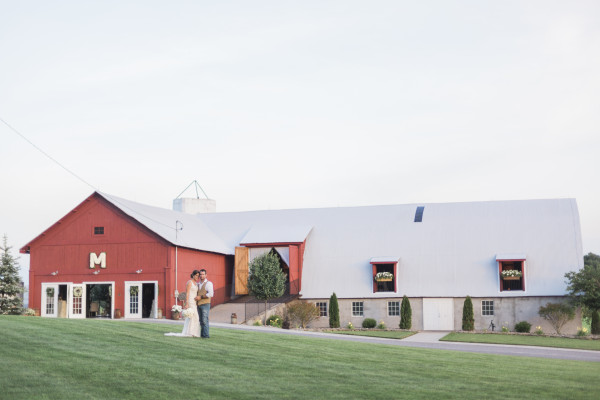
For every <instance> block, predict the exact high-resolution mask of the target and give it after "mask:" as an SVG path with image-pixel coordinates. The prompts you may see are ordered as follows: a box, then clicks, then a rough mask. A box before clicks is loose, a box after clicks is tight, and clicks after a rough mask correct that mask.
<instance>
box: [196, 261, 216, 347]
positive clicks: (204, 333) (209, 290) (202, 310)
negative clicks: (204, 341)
mask: <svg viewBox="0 0 600 400" xmlns="http://www.w3.org/2000/svg"><path fill="white" fill-rule="evenodd" d="M198 287H199V289H198V296H196V297H195V300H196V304H197V305H198V318H199V319H200V337H202V338H209V337H210V335H209V334H208V312H209V311H210V299H211V297H213V296H214V294H215V291H214V289H213V284H212V282H210V281H209V280H208V279H206V270H205V269H201V270H200V281H199V282H198Z"/></svg>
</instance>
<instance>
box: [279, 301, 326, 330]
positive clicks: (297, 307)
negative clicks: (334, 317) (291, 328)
mask: <svg viewBox="0 0 600 400" xmlns="http://www.w3.org/2000/svg"><path fill="white" fill-rule="evenodd" d="M287 313H288V315H289V318H290V321H292V322H295V323H296V324H297V325H299V326H301V327H302V329H305V328H306V327H307V326H308V324H310V323H311V322H312V321H314V320H315V319H317V318H319V316H320V315H321V312H320V311H319V309H318V308H317V306H315V305H314V304H313V303H308V302H306V301H298V302H296V303H293V304H290V305H288V306H287Z"/></svg>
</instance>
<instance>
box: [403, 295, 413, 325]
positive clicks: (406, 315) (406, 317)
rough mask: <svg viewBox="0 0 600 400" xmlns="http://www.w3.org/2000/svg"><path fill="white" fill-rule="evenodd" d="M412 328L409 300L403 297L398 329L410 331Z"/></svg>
mask: <svg viewBox="0 0 600 400" xmlns="http://www.w3.org/2000/svg"><path fill="white" fill-rule="evenodd" d="M411 327H412V308H410V300H408V297H406V295H404V296H403V297H402V304H400V329H410V328H411Z"/></svg>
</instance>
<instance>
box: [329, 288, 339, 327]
mask: <svg viewBox="0 0 600 400" xmlns="http://www.w3.org/2000/svg"><path fill="white" fill-rule="evenodd" d="M329 327H330V328H339V327H340V307H339V305H338V300H337V296H336V295H335V292H334V293H333V294H332V295H331V297H330V298H329Z"/></svg>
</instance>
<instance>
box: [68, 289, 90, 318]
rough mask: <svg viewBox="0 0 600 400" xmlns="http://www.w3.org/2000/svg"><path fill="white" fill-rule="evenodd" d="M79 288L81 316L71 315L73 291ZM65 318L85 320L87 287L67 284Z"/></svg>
mask: <svg viewBox="0 0 600 400" xmlns="http://www.w3.org/2000/svg"><path fill="white" fill-rule="evenodd" d="M75 287H81V288H82V293H81V314H74V313H73V303H74V295H73V289H74V288H75ZM67 317H68V318H82V319H83V318H86V317H87V285H86V284H85V283H72V282H71V283H69V285H68V286H67Z"/></svg>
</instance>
